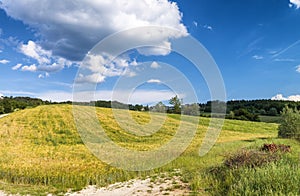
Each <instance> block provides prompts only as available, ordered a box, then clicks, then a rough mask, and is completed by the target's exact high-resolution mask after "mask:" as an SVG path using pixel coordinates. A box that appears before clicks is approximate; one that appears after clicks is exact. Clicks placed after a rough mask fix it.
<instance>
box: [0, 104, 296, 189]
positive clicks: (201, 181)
mask: <svg viewBox="0 0 300 196" xmlns="http://www.w3.org/2000/svg"><path fill="white" fill-rule="evenodd" d="M82 107H84V106H82ZM96 114H97V117H98V118H99V121H100V123H101V125H102V127H104V129H105V132H106V134H107V135H108V136H109V137H110V138H112V140H113V141H114V142H115V143H117V144H119V145H120V146H123V147H126V148H129V149H130V148H131V149H137V150H144V151H145V150H150V149H153V148H159V147H160V146H161V145H162V144H164V143H166V142H167V141H169V140H170V139H171V138H172V137H173V136H174V135H175V133H176V129H177V128H178V126H179V125H180V116H179V115H177V114H168V116H167V119H166V120H165V122H164V124H163V126H162V127H161V128H160V130H159V131H157V132H156V133H154V134H152V135H150V136H140V137H137V136H135V135H133V134H128V133H127V132H125V131H124V130H123V129H122V128H121V127H120V126H119V124H118V123H117V122H116V121H115V119H114V116H113V113H112V110H111V109H109V108H96ZM130 115H131V116H132V117H133V119H135V120H136V121H137V122H138V123H140V124H146V123H147V122H149V120H150V117H149V114H148V113H147V112H135V111H130ZM156 115H160V114H156ZM189 118H190V119H191V120H190V121H189V122H181V123H193V122H194V121H195V118H197V117H189ZM209 120H210V119H209V118H202V117H201V118H200V120H199V123H198V124H197V131H196V134H195V137H194V138H193V140H192V142H191V144H190V145H189V147H188V148H187V149H186V150H185V151H184V153H183V154H181V156H180V157H178V158H177V159H175V160H173V161H171V162H170V163H168V164H167V165H165V166H163V167H161V168H157V169H153V170H149V171H125V170H122V169H118V168H115V167H112V166H110V165H108V164H106V163H104V162H102V161H100V160H99V159H97V158H96V157H95V156H94V155H93V154H92V153H91V152H90V151H89V150H88V149H87V147H86V146H85V145H84V143H83V141H82V140H81V137H80V135H79V134H78V132H77V129H76V126H75V123H74V117H73V113H72V106H71V105H46V106H38V107H36V108H31V109H25V110H22V111H17V112H14V113H12V114H10V115H8V116H6V117H4V118H1V119H0V190H4V191H6V192H9V193H14V194H16V193H20V194H31V195H46V194H47V193H53V194H63V193H66V192H68V191H78V190H81V189H83V188H84V187H86V186H87V185H97V186H99V187H100V186H106V185H109V184H112V183H115V182H119V181H127V180H130V179H134V178H142V179H143V178H145V177H147V176H155V175H157V174H159V173H170V174H171V173H172V171H174V170H176V169H180V171H181V172H182V174H181V175H182V176H183V180H184V181H185V182H187V183H188V184H189V189H190V192H191V194H196V195H197V194H199V195H203V194H206V195H211V194H213V195H215V194H225V193H231V194H246V195H247V194H251V192H252V193H256V194H262V193H265V194H271V193H275V194H289V193H290V194H300V193H299V190H298V189H297V186H298V185H299V183H300V179H299V176H300V173H299V172H300V170H299V167H298V162H299V158H298V155H299V153H300V144H299V142H297V141H294V140H288V139H278V138H277V128H278V124H275V123H263V122H249V121H238V120H225V124H224V126H223V129H222V132H221V134H220V136H219V138H218V140H217V143H216V144H215V146H214V147H213V148H212V149H211V151H210V152H209V153H208V154H206V155H205V156H203V157H200V156H199V155H198V152H199V148H200V146H201V142H202V141H203V138H204V136H205V133H206V131H207V127H208V125H209ZM264 143H278V144H287V145H290V146H291V149H292V150H291V152H290V153H287V154H284V155H282V159H281V160H280V161H278V162H274V163H270V164H266V165H263V166H261V167H259V169H255V168H238V169H237V170H232V169H228V170H226V171H224V172H225V173H227V174H228V176H227V177H226V180H227V181H226V183H228V184H224V183H225V182H222V179H218V176H214V175H212V174H210V172H209V171H210V170H211V168H214V167H219V166H221V165H222V164H223V161H224V159H226V157H227V156H229V155H230V154H233V153H235V152H238V151H239V150H242V149H258V148H260V146H262V145H263V144H264ZM234 176H237V178H235V177H234ZM272 176H276V178H275V180H273V177H272ZM288 177H290V178H289V179H290V180H289V181H288V182H285V183H282V182H284V180H285V179H286V178H288ZM258 178H259V179H260V180H259V181H257V179H258ZM236 180H238V181H240V183H242V184H237V183H236V182H237V181H236ZM229 182H230V183H229ZM233 185H234V186H233ZM272 185H273V186H274V187H272ZM257 187H259V190H257V189H258V188H257ZM295 187H296V188H295ZM272 191H275V192H272Z"/></svg>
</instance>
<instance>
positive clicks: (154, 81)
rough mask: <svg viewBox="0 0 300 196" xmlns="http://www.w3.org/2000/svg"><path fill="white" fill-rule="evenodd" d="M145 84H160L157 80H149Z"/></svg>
mask: <svg viewBox="0 0 300 196" xmlns="http://www.w3.org/2000/svg"><path fill="white" fill-rule="evenodd" d="M147 83H157V84H159V83H161V81H160V80H157V79H150V80H148V81H147Z"/></svg>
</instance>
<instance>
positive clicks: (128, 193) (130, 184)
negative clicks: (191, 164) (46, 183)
mask: <svg viewBox="0 0 300 196" xmlns="http://www.w3.org/2000/svg"><path fill="white" fill-rule="evenodd" d="M189 193H190V189H189V186H188V184H187V183H184V182H183V181H182V179H181V177H180V176H179V175H177V176H168V175H167V174H161V175H160V176H154V177H151V178H150V177H149V178H146V179H143V180H141V179H134V180H129V181H126V182H119V183H115V184H111V185H109V186H107V187H102V188H97V187H96V186H88V187H86V188H85V189H83V190H81V191H78V192H74V193H66V194H65V196H116V195H118V196H148V195H149V196H152V195H153V196H158V195H172V196H181V195H189ZM0 196H18V195H8V194H5V193H4V192H2V191H0ZM48 196H52V195H51V194H49V195H48Z"/></svg>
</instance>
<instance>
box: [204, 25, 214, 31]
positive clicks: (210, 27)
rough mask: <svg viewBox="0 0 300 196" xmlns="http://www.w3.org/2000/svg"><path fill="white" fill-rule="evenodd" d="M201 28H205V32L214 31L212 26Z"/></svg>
mask: <svg viewBox="0 0 300 196" xmlns="http://www.w3.org/2000/svg"><path fill="white" fill-rule="evenodd" d="M203 28H205V29H207V30H210V31H213V30H214V29H213V27H212V26H210V25H207V24H206V25H203Z"/></svg>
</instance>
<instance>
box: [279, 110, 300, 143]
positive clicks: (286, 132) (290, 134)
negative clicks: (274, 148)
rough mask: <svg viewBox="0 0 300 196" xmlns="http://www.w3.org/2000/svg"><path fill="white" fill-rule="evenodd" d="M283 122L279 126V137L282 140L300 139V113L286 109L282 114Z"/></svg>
mask: <svg viewBox="0 0 300 196" xmlns="http://www.w3.org/2000/svg"><path fill="white" fill-rule="evenodd" d="M281 115H282V122H281V124H280V126H279V131H278V136H279V137H282V138H296V139H300V111H299V110H298V109H297V108H295V109H292V108H289V107H287V106H286V107H285V108H284V109H283V111H282V113H281Z"/></svg>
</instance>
